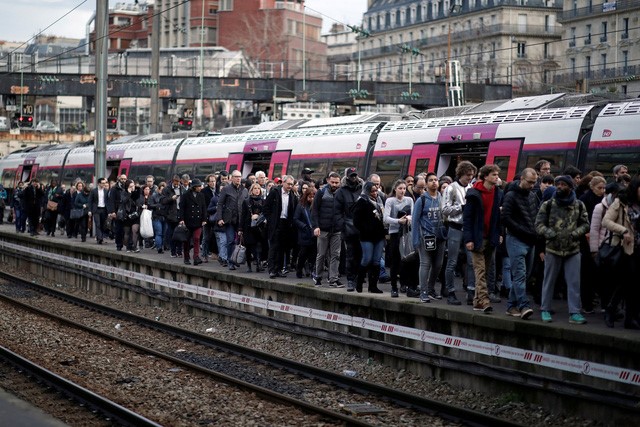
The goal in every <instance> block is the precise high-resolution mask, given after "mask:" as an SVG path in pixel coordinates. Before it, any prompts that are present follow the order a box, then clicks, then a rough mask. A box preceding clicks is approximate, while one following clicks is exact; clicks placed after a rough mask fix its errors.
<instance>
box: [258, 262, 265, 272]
mask: <svg viewBox="0 0 640 427" xmlns="http://www.w3.org/2000/svg"><path fill="white" fill-rule="evenodd" d="M263 270H264V268H262V263H261V262H260V260H257V261H256V272H258V273H260V272H261V271H263Z"/></svg>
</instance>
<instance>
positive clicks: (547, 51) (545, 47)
mask: <svg viewBox="0 0 640 427" xmlns="http://www.w3.org/2000/svg"><path fill="white" fill-rule="evenodd" d="M544 57H545V58H550V57H551V52H550V51H549V42H545V43H544Z"/></svg>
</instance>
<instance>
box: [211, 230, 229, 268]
mask: <svg viewBox="0 0 640 427" xmlns="http://www.w3.org/2000/svg"><path fill="white" fill-rule="evenodd" d="M214 234H215V236H216V243H217V244H218V258H219V259H220V261H221V262H222V261H225V262H226V261H227V259H228V258H229V256H228V255H227V233H225V232H224V231H215V232H214Z"/></svg>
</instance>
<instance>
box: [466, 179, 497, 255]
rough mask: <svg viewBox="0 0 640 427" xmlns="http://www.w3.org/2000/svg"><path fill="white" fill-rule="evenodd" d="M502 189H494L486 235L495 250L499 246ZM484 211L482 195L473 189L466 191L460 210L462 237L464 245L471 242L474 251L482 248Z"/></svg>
mask: <svg viewBox="0 0 640 427" xmlns="http://www.w3.org/2000/svg"><path fill="white" fill-rule="evenodd" d="M502 194H503V192H502V189H500V188H498V187H496V189H495V195H494V197H493V210H492V211H491V219H490V221H489V233H488V234H487V236H488V239H489V244H490V245H491V246H493V247H495V248H497V247H498V246H500V234H501V225H500V206H501V205H502ZM484 209H485V207H484V206H483V204H482V195H481V194H480V191H479V190H478V189H476V188H474V187H472V188H470V189H469V190H468V191H467V203H466V204H465V205H464V209H463V210H462V221H463V226H462V230H463V237H464V243H465V244H466V243H468V242H473V246H474V249H473V250H474V251H479V250H480V249H481V248H482V239H483V236H484Z"/></svg>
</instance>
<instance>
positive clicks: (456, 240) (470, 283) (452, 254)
mask: <svg viewBox="0 0 640 427" xmlns="http://www.w3.org/2000/svg"><path fill="white" fill-rule="evenodd" d="M462 236H463V232H462V230H457V229H455V228H453V227H449V235H448V238H447V253H448V255H447V265H446V267H445V269H444V282H445V285H446V288H447V292H454V291H455V282H454V277H455V274H454V273H455V270H456V266H457V265H458V255H459V254H460V250H463V251H465V254H466V256H465V261H466V262H465V268H466V273H465V272H464V269H463V274H465V275H466V277H467V290H468V291H472V292H473V291H474V290H475V289H476V279H475V276H474V274H473V263H472V262H471V254H470V253H469V251H468V250H467V249H466V248H465V247H464V245H463V244H462V238H463V237H462Z"/></svg>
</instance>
